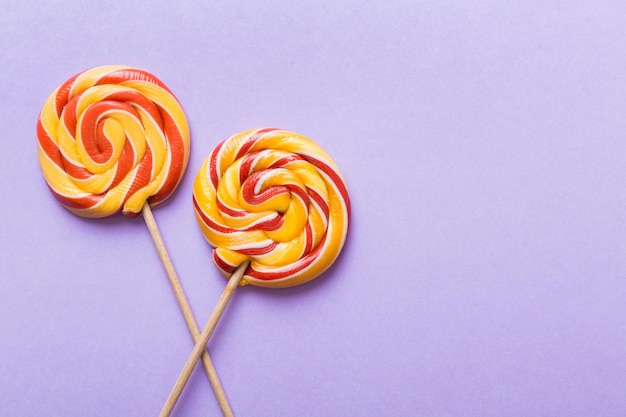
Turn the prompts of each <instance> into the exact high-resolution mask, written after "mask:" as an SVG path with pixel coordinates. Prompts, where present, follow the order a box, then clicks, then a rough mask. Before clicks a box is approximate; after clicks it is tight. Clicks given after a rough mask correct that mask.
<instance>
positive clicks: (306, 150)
mask: <svg viewBox="0 0 626 417" xmlns="http://www.w3.org/2000/svg"><path fill="white" fill-rule="evenodd" d="M193 204H194V209H195V213H196V218H197V220H198V224H199V226H200V229H201V230H202V233H203V234H204V236H205V237H206V239H207V240H208V242H209V243H210V244H211V245H212V246H213V247H214V248H215V249H214V250H213V261H214V263H215V265H216V266H217V268H218V269H219V270H220V271H221V272H222V274H223V275H225V276H226V277H228V278H229V279H228V283H227V285H226V289H225V290H224V293H223V294H222V296H221V297H220V300H219V302H218V305H217V307H216V308H215V310H214V311H213V313H212V315H211V318H210V319H209V321H208V323H207V325H206V326H205V328H204V330H203V332H202V334H201V335H200V338H199V339H198V341H197V342H196V345H195V347H194V350H193V351H192V353H191V355H190V357H189V359H188V360H187V363H186V364H185V367H184V368H183V370H182V372H181V374H180V375H179V378H178V381H177V382H176V384H175V386H174V388H173V390H172V392H171V393H170V396H169V398H168V400H167V401H166V403H165V406H164V407H163V410H162V411H161V414H160V415H161V416H162V417H163V416H169V415H170V413H171V411H172V410H173V408H174V406H175V404H176V401H177V399H178V397H179V396H180V394H181V392H182V390H183V388H184V386H185V384H186V382H187V380H188V379H189V376H190V374H191V372H192V370H193V368H194V366H195V364H196V363H197V361H198V357H199V355H200V353H201V352H202V350H203V349H204V347H205V346H206V344H207V342H208V340H209V338H210V337H211V334H212V332H213V330H214V328H215V326H216V324H217V321H218V320H219V318H220V317H221V315H222V313H223V311H224V309H225V308H226V305H227V303H228V301H229V300H230V298H231V297H232V294H233V292H234V290H235V288H236V287H237V286H239V285H245V284H251V285H256V286H262V287H272V288H277V287H291V286H295V285H299V284H303V283H305V282H308V281H310V280H312V279H314V278H316V277H317V276H319V275H320V274H322V273H323V272H324V271H325V270H326V269H327V268H328V267H329V266H330V265H331V264H332V263H333V262H334V261H335V259H336V258H337V256H338V255H339V253H340V251H341V249H342V247H343V245H344V242H345V240H346V236H347V232H348V226H349V221H350V198H349V196H348V190H347V188H346V185H345V182H344V180H343V177H342V175H341V172H340V171H339V168H338V167H337V165H336V164H335V163H334V162H333V160H332V159H331V158H330V156H329V155H328V154H327V153H326V152H325V151H324V150H323V149H322V148H321V147H320V146H319V145H317V144H316V143H315V142H313V141H312V140H310V139H308V138H306V137H304V136H302V135H299V134H297V133H293V132H288V131H285V130H279V129H273V128H266V129H256V130H250V131H246V132H242V133H239V134H236V135H234V136H231V137H230V138H228V139H226V140H225V141H223V142H222V143H220V144H219V145H218V146H217V147H216V148H215V149H214V150H213V152H212V153H211V154H210V155H209V157H208V158H207V159H206V160H205V162H204V164H203V165H202V167H201V168H200V171H199V173H198V175H197V177H196V180H195V184H194V193H193ZM231 274H232V275H231Z"/></svg>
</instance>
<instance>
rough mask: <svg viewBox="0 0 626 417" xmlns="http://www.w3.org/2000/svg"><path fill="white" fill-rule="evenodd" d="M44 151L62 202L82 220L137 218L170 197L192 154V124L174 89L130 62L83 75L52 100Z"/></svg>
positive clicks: (42, 119)
mask: <svg viewBox="0 0 626 417" xmlns="http://www.w3.org/2000/svg"><path fill="white" fill-rule="evenodd" d="M37 137H38V143H39V149H38V155H39V162H40V165H41V169H42V171H43V174H44V177H45V179H46V181H47V183H48V185H49V187H50V190H51V191H52V193H53V194H54V196H55V197H56V199H57V200H58V201H59V202H60V203H61V204H62V205H63V206H64V207H66V208H67V209H68V210H70V211H72V212H73V213H75V214H77V215H79V216H83V217H107V216H112V215H114V214H117V213H119V212H120V211H121V212H123V213H124V214H125V215H127V216H135V215H137V214H138V213H139V212H140V211H141V209H142V207H143V205H144V204H145V203H146V201H148V202H149V203H150V204H152V205H154V204H158V203H159V202H162V201H163V200H165V199H167V198H168V197H169V196H170V195H171V194H172V193H173V192H174V190H175V189H176V186H177V185H178V183H179V182H180V180H181V178H182V176H183V174H184V172H185V169H186V167H187V161H188V159H189V127H188V125H187V119H186V117H185V114H184V113H183V110H182V108H181V106H180V104H179V103H178V101H177V100H176V98H175V97H174V95H173V94H172V92H171V91H170V90H169V89H168V88H167V87H166V86H165V84H163V83H162V82H161V81H160V80H159V79H158V78H156V77H155V76H154V75H152V74H150V73H148V72H146V71H143V70H140V69H136V68H129V67H125V66H102V67H97V68H93V69H90V70H88V71H85V72H82V73H80V74H77V75H75V76H73V77H72V78H70V79H69V80H67V81H66V82H65V83H63V84H62V85H61V86H60V87H59V88H57V89H56V90H55V91H54V92H53V93H52V94H51V95H50V97H49V98H48V99H47V100H46V102H45V104H44V105H43V108H42V110H41V113H40V116H39V120H38V123H37Z"/></svg>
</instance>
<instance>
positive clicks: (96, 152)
mask: <svg viewBox="0 0 626 417" xmlns="http://www.w3.org/2000/svg"><path fill="white" fill-rule="evenodd" d="M37 137H38V143H39V149H38V155H39V162H40V165H41V169H42V171H43V175H44V177H45V179H46V182H47V183H48V186H49V188H50V191H51V192H52V194H53V195H54V197H56V199H57V200H58V201H59V202H60V203H61V204H62V205H63V206H64V207H65V208H67V209H68V210H70V211H71V212H73V213H75V214H77V215H79V216H83V217H108V216H113V215H115V214H117V213H120V212H122V213H124V214H125V215H127V216H130V217H133V216H137V215H139V213H142V214H143V217H144V219H145V221H146V225H147V227H148V229H149V231H150V235H151V236H152V238H153V240H154V243H155V246H156V248H157V251H158V253H159V256H160V258H161V261H162V263H163V265H164V267H165V270H166V273H167V276H168V279H169V281H170V284H171V286H172V288H173V290H174V294H175V296H176V299H177V301H178V304H179V306H180V308H181V311H182V312H183V316H184V318H185V321H186V322H187V326H188V327H189V331H190V333H191V334H192V337H193V339H194V341H195V340H196V339H197V337H198V336H199V334H200V331H199V328H198V325H197V324H196V321H195V319H194V318H193V314H192V312H191V308H190V307H189V303H188V302H187V299H186V297H185V295H184V292H183V291H182V286H181V285H180V281H179V279H178V277H177V275H176V272H175V270H174V267H173V265H172V262H171V259H170V257H169V255H168V254H167V251H166V249H165V244H164V243H163V239H162V237H161V234H160V232H159V230H158V227H157V225H156V222H155V221H154V217H153V215H152V211H151V209H150V205H156V204H158V203H160V202H162V201H164V200H165V199H167V198H168V197H169V196H170V195H171V194H172V193H173V192H174V190H175V189H176V187H177V185H178V184H179V182H180V180H181V178H182V176H183V174H184V173H185V169H186V167H187V162H188V160H189V145H190V144H189V127H188V124H187V119H186V117H185V114H184V113H183V110H182V108H181V106H180V104H179V103H178V101H177V99H176V98H175V97H174V95H173V94H172V92H171V91H170V90H169V89H168V88H167V87H166V86H165V84H163V82H161V81H160V80H159V79H158V78H157V77H155V76H154V75H152V74H150V73H149V72H146V71H143V70H140V69H136V68H130V67H125V66H102V67H97V68H93V69H90V70H87V71H84V72H82V73H79V74H77V75H75V76H73V77H71V78H70V79H68V80H67V81H66V82H64V83H63V84H62V85H61V86H60V87H58V88H57V89H56V90H55V91H54V92H53V93H52V94H51V95H50V96H49V98H48V99H47V100H46V102H45V104H44V105H43V108H42V110H41V113H40V116H39V120H38V123H37ZM203 363H204V366H205V370H206V372H207V375H208V377H209V380H210V381H211V385H212V386H213V389H214V391H215V392H216V394H217V397H218V402H220V406H221V407H222V409H223V410H225V411H226V412H225V414H227V413H231V412H230V407H229V406H228V403H227V401H226V398H225V395H224V394H223V389H222V387H221V384H220V382H219V378H218V377H217V373H216V372H215V368H214V366H213V364H212V362H211V359H210V357H209V355H208V353H207V352H206V351H204V352H203Z"/></svg>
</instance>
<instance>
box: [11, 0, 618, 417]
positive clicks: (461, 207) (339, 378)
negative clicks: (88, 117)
mask: <svg viewBox="0 0 626 417" xmlns="http://www.w3.org/2000/svg"><path fill="white" fill-rule="evenodd" d="M198 3H202V2H198ZM625 16H626V6H624V5H623V4H622V3H620V2H611V1H598V2H570V1H568V2H566V1H552V2H535V3H532V4H531V3H528V2H520V4H513V2H497V1H444V2H423V1H415V2H408V1H407V2H397V1H396V2H357V1H343V0H341V1H332V2H312V3H303V2H279V1H248V2H240V1H235V2H230V1H215V2H206V4H196V3H194V2H178V3H177V2H162V1H156V2H146V1H139V2H119V1H112V2H107V3H106V4H104V3H102V4H99V5H95V4H94V5H89V6H86V5H84V4H83V3H82V2H77V1H64V2H57V1H50V2H43V3H35V2H30V1H20V2H17V1H6V0H5V1H3V2H1V3H0V62H2V66H1V69H0V97H1V100H0V126H2V133H3V137H2V140H1V142H0V143H1V146H2V152H0V174H1V175H0V181H1V186H2V189H1V190H2V193H3V198H2V201H1V203H0V210H1V214H2V222H1V223H0V224H1V226H0V227H1V229H0V230H1V233H2V240H1V245H2V246H1V248H0V257H1V258H0V397H1V398H2V403H3V409H2V412H0V414H2V415H6V416H24V417H35V416H37V417H39V416H44V415H46V416H150V415H157V414H158V412H159V410H160V408H161V406H162V405H163V403H164V401H165V399H166V398H167V394H168V393H169V391H170V389H171V388H172V386H173V384H174V382H175V380H176V377H177V375H178V373H179V371H180V369H181V368H182V366H183V365H184V362H185V360H186V358H187V356H188V354H189V352H190V351H191V349H192V343H191V340H190V337H189V336H188V334H187V331H186V327H185V324H184V322H183V319H182V316H181V314H180V312H179V310H178V308H177V305H176V302H175V300H174V297H173V295H172V293H171V290H170V288H169V285H168V283H167V279H166V277H165V274H164V272H163V269H162V267H161V265H160V263H159V260H158V257H157V255H156V251H155V250H154V247H153V245H152V242H151V240H150V237H149V234H148V231H147V229H146V227H145V225H144V224H143V223H142V221H141V219H127V218H124V217H118V218H114V219H108V220H85V219H81V218H78V217H76V216H74V215H72V214H71V213H69V212H68V211H66V210H65V209H63V208H62V207H60V205H59V204H58V203H57V202H56V201H55V200H54V198H53V197H52V195H51V194H50V192H49V191H48V189H47V187H46V185H45V182H44V180H43V177H42V175H41V173H40V169H39V164H38V162H37V154H36V149H37V145H36V132H35V125H36V120H37V116H38V113H39V110H40V108H41V106H42V104H43V102H44V101H45V99H46V98H47V96H48V95H49V94H50V93H51V92H52V91H53V90H54V89H55V88H56V87H57V86H58V85H59V84H60V83H62V82H63V81H65V80H66V79H67V78H69V77H70V76H71V75H73V74H75V73H77V72H80V71H83V70H85V69H88V68H91V67H94V66H98V65H104V64H124V65H131V66H136V67H140V68H143V69H146V70H148V71H150V72H152V73H154V74H155V75H157V76H158V77H159V78H160V79H161V80H163V81H164V82H165V83H166V84H167V85H168V87H170V89H171V90H172V91H173V92H174V94H175V95H176V96H177V97H178V99H179V100H180V102H181V104H182V106H183V108H184V110H185V112H186V114H187V117H188V120H189V124H190V127H191V134H192V151H191V158H190V162H189V167H188V171H187V175H186V176H185V177H184V179H183V181H182V183H181V185H180V187H179V189H178V190H177V192H176V193H175V194H174V195H173V197H172V198H171V199H170V200H169V201H168V202H167V203H165V204H163V205H161V206H159V207H157V208H155V210H154V215H155V217H156V220H157V222H158V224H159V226H160V228H161V232H162V234H163V235H164V238H165V240H166V244H167V246H168V248H169V251H170V255H171V257H172V259H173V261H174V264H175V266H176V269H177V271H178V273H179V275H180V277H181V280H182V283H183V287H184V288H185V291H186V293H187V296H188V298H189V301H190V304H191V306H192V308H193V310H194V313H195V315H196V318H197V320H198V322H199V323H200V325H201V326H202V325H203V324H204V323H205V321H206V320H207V319H208V317H209V315H210V312H211V310H212V309H213V306H214V305H215V303H216V302H217V299H218V297H219V294H220V293H221V291H222V289H223V288H224V285H225V281H224V279H223V278H222V277H221V276H219V275H218V273H217V271H216V269H215V268H214V267H213V265H212V263H211V260H210V257H209V254H210V248H209V246H208V244H207V243H206V242H205V241H204V238H203V237H202V235H201V234H200V232H199V229H198V227H197V226H196V223H195V219H194V217H193V209H192V206H191V190H192V184H193V178H194V176H195V174H196V172H197V170H198V169H199V167H200V164H201V163H202V161H203V160H204V158H205V157H206V156H207V154H208V153H209V152H210V151H211V150H212V149H213V147H214V146H215V145H216V144H217V143H218V142H219V141H221V140H222V139H224V138H225V137H227V136H230V135H231V134H234V133H236V132H239V131H241V130H245V129H250V128H254V127H262V126H275V127H281V128H285V129H289V130H294V131H296V132H299V133H302V134H304V135H307V136H309V137H311V138H312V139H314V140H315V141H317V142H318V143H319V144H320V145H322V146H323V147H324V148H325V149H326V150H327V151H328V153H329V154H330V155H332V157H333V158H334V160H335V161H336V162H337V164H338V165H339V166H340V167H341V169H342V171H343V174H344V176H345V177H346V181H347V184H348V188H349V191H350V195H351V198H352V207H353V217H352V220H353V222H352V229H351V231H350V235H349V238H348V242H347V244H346V246H345V248H344V251H343V253H342V255H341V257H340V258H339V260H338V261H337V262H336V264H335V265H334V267H333V268H332V269H331V270H330V271H329V272H328V273H327V274H325V275H324V276H323V277H321V278H319V279H317V280H315V281H313V282H312V283H310V284H307V285H305V286H302V287H297V288H292V289H287V290H273V291H272V290H262V289H259V288H253V287H245V288H241V289H239V290H237V292H236V294H235V297H234V298H233V301H232V302H231V304H230V305H229V307H228V309H227V310H226V312H225V314H224V316H223V318H222V320H221V321H220V323H219V325H218V327H217V330H216V332H215V334H214V336H213V338H212V339H211V341H210V344H209V349H210V352H211V355H212V357H213V361H214V363H215V366H216V368H217V371H218V373H219V375H220V377H221V380H222V383H223V385H224V389H225V390H226V393H227V396H228V398H229V401H230V403H231V406H232V408H233V410H234V411H235V414H236V415H237V416H255V417H261V416H320V417H321V416H477V417H478V416H481V417H485V416H494V417H495V416H520V417H521V416H568V417H574V416H623V415H625V414H626V396H624V392H625V391H626V347H625V346H626V302H625V300H626V221H625V219H626V210H625V207H626V169H625V167H626V117H625V114H626V76H625V74H626V48H625V47H624V45H626V25H625V24H624V23H625V22H626V17H625ZM200 415H220V410H219V407H218V405H217V402H216V400H215V397H214V395H213V393H212V391H211V388H210V386H209V383H208V381H207V378H206V376H205V375H204V373H203V371H202V369H201V368H200V367H198V368H197V369H196V370H195V371H194V373H193V375H192V377H191V379H190V382H189V384H188V386H187V388H186V389H185V391H184V393H183V396H182V397H181V399H180V401H179V404H178V405H177V407H176V409H175V411H174V414H173V416H181V417H182V416H200Z"/></svg>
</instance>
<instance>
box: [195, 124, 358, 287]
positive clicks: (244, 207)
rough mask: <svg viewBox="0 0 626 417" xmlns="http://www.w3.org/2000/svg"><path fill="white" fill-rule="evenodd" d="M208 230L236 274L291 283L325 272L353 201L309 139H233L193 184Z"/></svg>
mask: <svg viewBox="0 0 626 417" xmlns="http://www.w3.org/2000/svg"><path fill="white" fill-rule="evenodd" d="M194 207H195V211H196V216H197V219H198V222H199V224H200V227H201V230H202V232H203V234H204V235H205V237H206V238H207V240H208V241H209V243H211V245H213V246H214V247H215V248H216V249H215V250H214V252H213V259H214V261H215V264H216V265H217V266H218V268H219V269H220V270H221V271H222V272H223V273H224V274H225V275H228V274H230V273H231V272H232V271H233V270H234V269H235V268H236V267H237V266H238V265H239V264H241V263H242V262H244V261H246V260H249V261H250V262H251V264H250V267H249V268H248V270H247V271H246V274H245V275H244V283H250V284H254V285H259V286H268V287H287V286H293V285H297V284H301V283H304V282H307V281H309V280H311V279H313V278H315V277H317V276H318V275H319V274H321V273H322V272H324V270H326V269H327V268H328V267H329V266H330V264H332V262H333V261H334V260H335V259H336V257H337V256H338V254H339V252H340V251H341V248H342V246H343V244H344V241H345V238H346V234H347V230H348V222H349V212H350V202H349V197H348V193H347V189H346V187H345V183H344V181H343V178H342V176H341V173H340V172H339V169H338V168H337V166H336V165H335V163H334V162H333V161H332V159H331V158H330V157H329V156H328V155H327V154H326V152H324V151H323V150H322V149H321V148H320V147H319V146H318V145H316V144H315V143H314V142H313V141H311V140H310V139H308V138H306V137H304V136H301V135H298V134H295V133H293V132H287V131H283V130H278V129H259V130H253V131H248V132H243V133H241V134H238V135H235V136H232V137H230V138H228V139H227V140H226V141H224V142H222V143H221V144H220V145H218V146H217V147H216V149H215V150H214V151H213V153H212V154H211V155H210V156H209V157H208V158H207V160H206V161H205V163H204V165H203V167H202V168H201V170H200V172H199V174H198V176H197V178H196V182H195V186H194Z"/></svg>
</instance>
